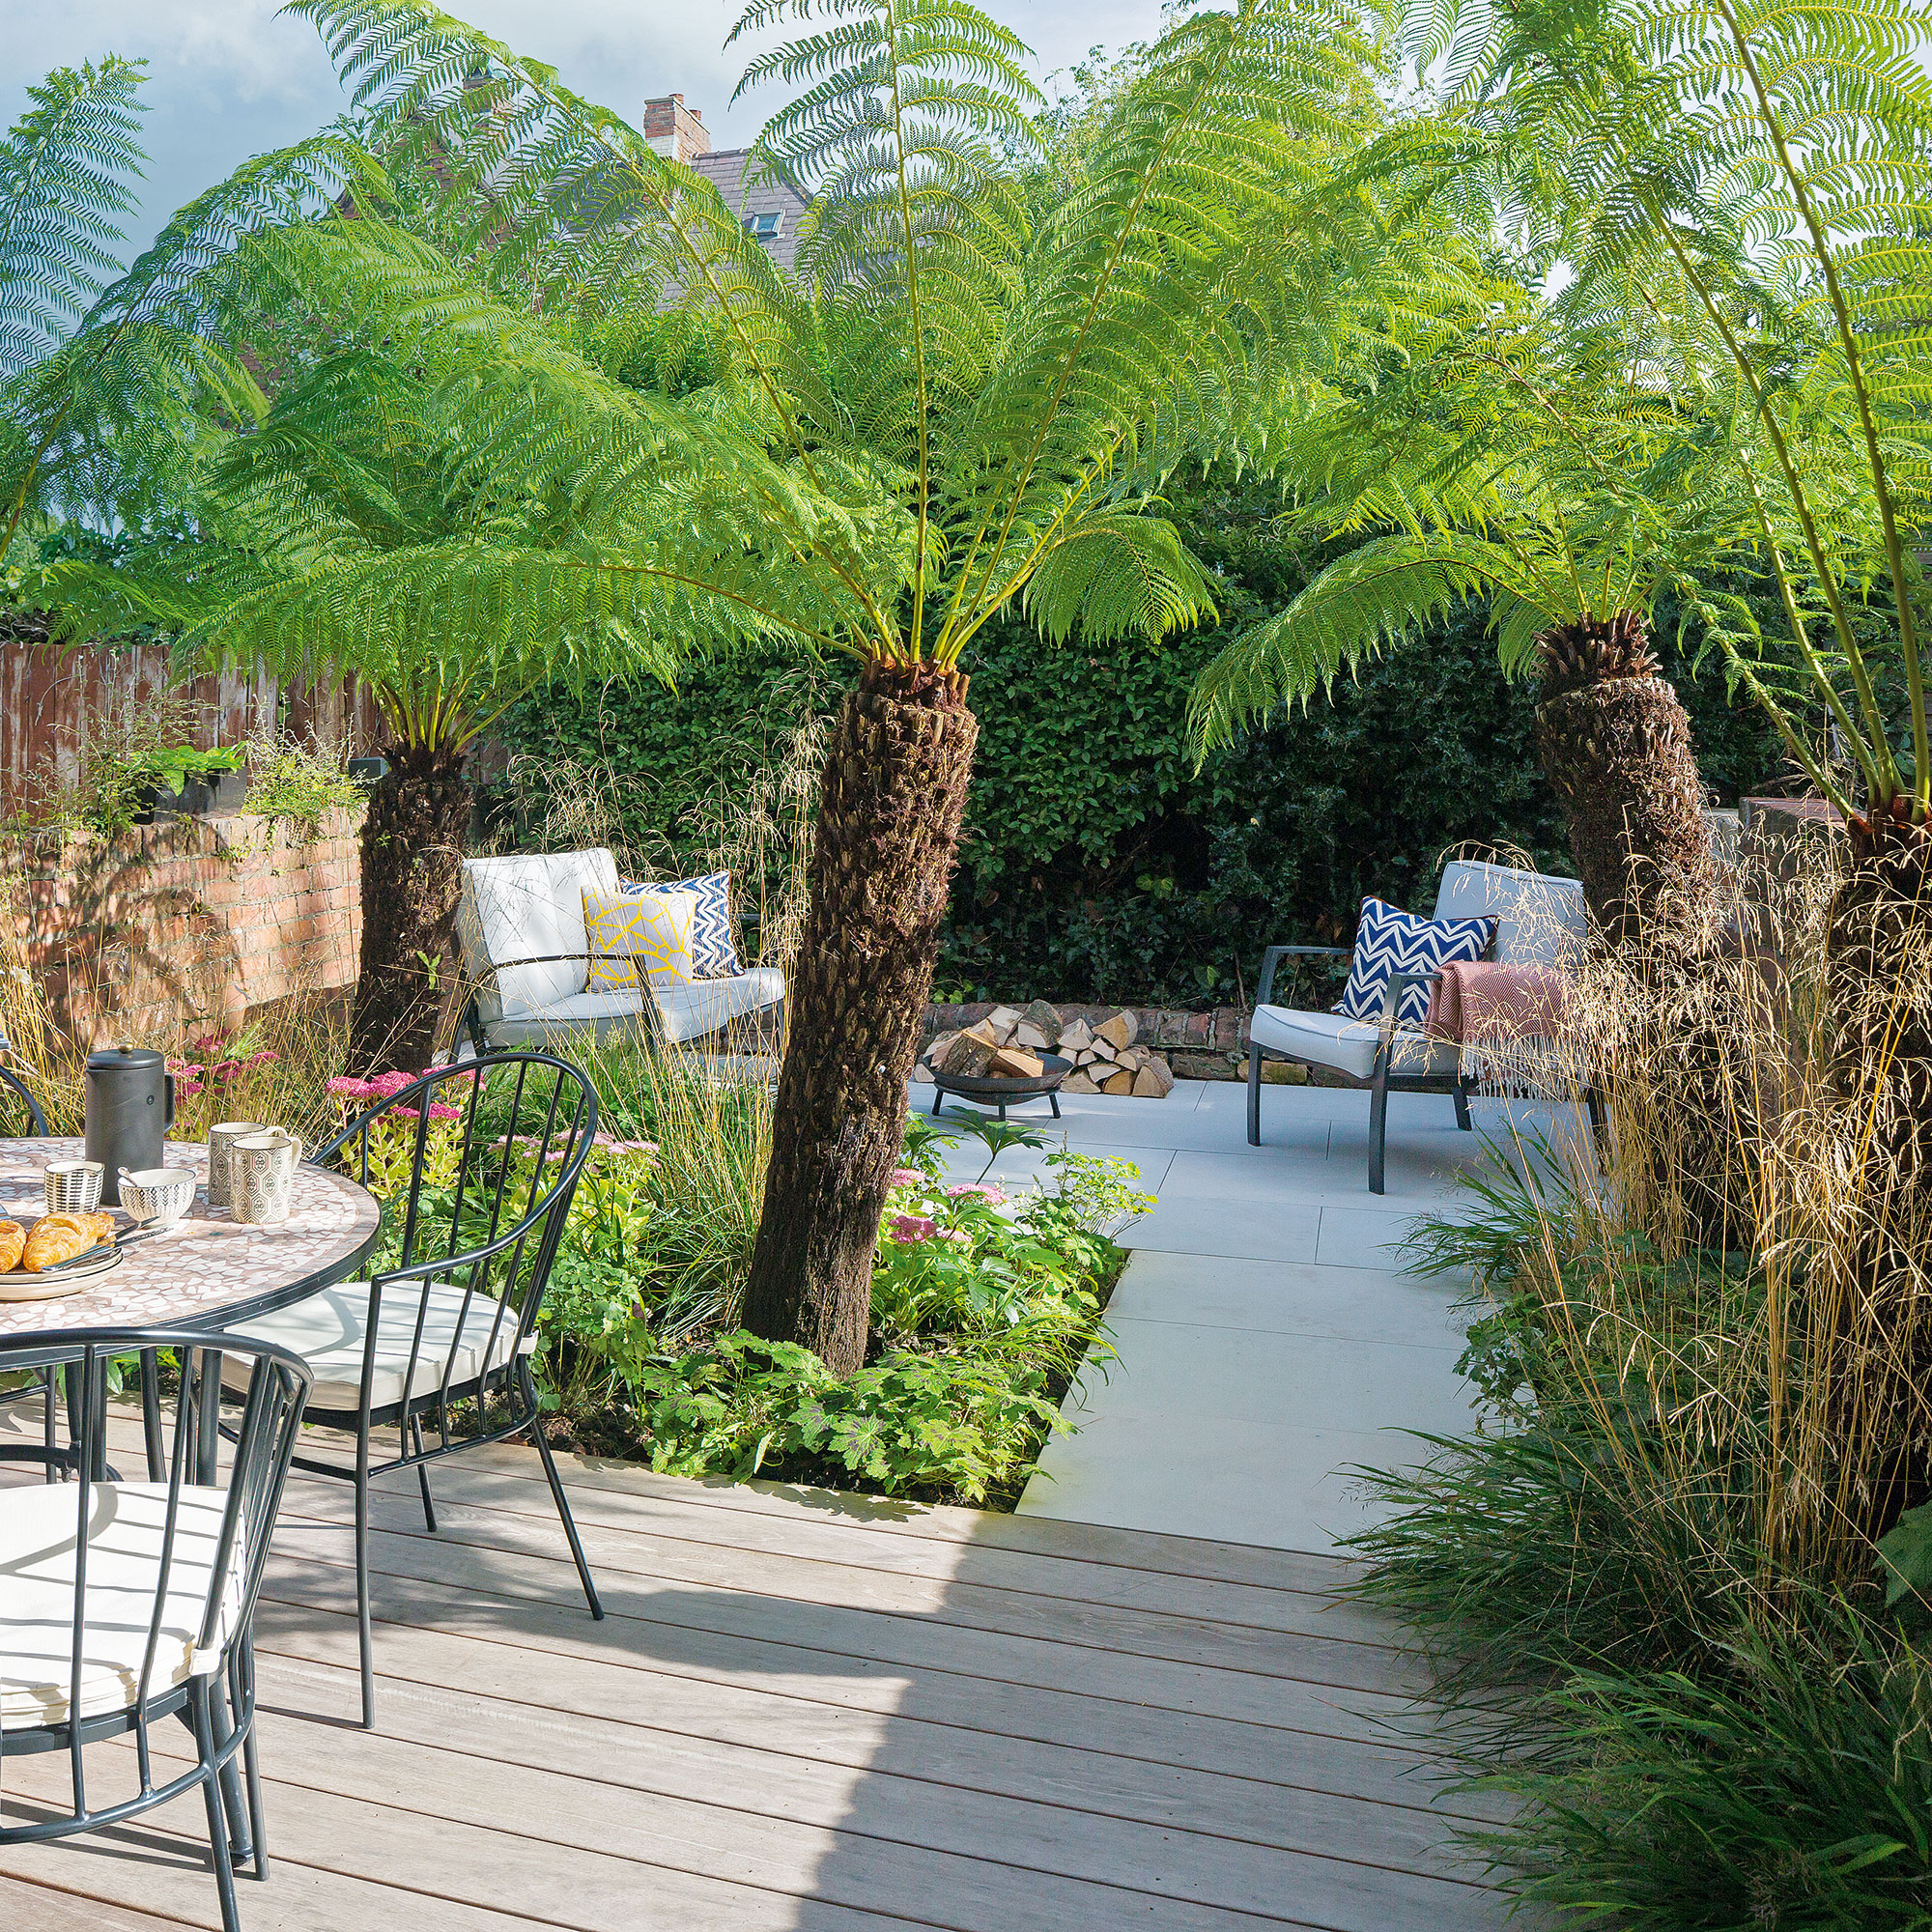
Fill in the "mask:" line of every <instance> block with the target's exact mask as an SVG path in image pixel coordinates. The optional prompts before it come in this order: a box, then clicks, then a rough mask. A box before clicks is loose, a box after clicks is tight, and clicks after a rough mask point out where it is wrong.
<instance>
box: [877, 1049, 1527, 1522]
mask: <svg viewBox="0 0 1932 1932" xmlns="http://www.w3.org/2000/svg"><path fill="white" fill-rule="evenodd" d="M914 1097H915V1099H916V1100H918V1101H920V1102H922V1103H923V1106H924V1107H926V1108H929V1107H930V1105H931V1100H932V1094H931V1089H930V1088H926V1087H916V1088H915V1089H914ZM1246 1108H1247V1090H1246V1089H1245V1088H1244V1087H1241V1086H1238V1085H1236V1084H1234V1083H1231V1082H1211V1081H1181V1082H1179V1083H1178V1084H1177V1085H1176V1087H1175V1090H1174V1092H1173V1093H1172V1094H1169V1095H1168V1096H1167V1098H1166V1099H1164V1100H1150V1099H1131V1098H1127V1097H1124V1096H1121V1097H1116V1096H1112V1095H1108V1094H1098V1095H1079V1096H1071V1095H1069V1096H1067V1097H1065V1098H1064V1099H1063V1100H1062V1101H1061V1110H1062V1115H1063V1118H1062V1120H1061V1122H1059V1123H1058V1125H1057V1126H1056V1125H1055V1123H1054V1122H1052V1121H1051V1120H1050V1119H1048V1118H1047V1117H1045V1115H1044V1114H1043V1112H1042V1111H1039V1110H1030V1111H1029V1112H1028V1113H1026V1114H1025V1115H1023V1116H1022V1115H1015V1117H1014V1118H1016V1119H1021V1118H1024V1119H1026V1120H1028V1121H1029V1122H1034V1121H1036V1120H1037V1122H1038V1123H1039V1124H1041V1125H1042V1126H1043V1127H1045V1128H1046V1129H1048V1130H1049V1131H1052V1132H1054V1133H1056V1134H1059V1133H1063V1132H1064V1134H1065V1140H1066V1144H1067V1145H1068V1146H1069V1147H1072V1148H1074V1149H1076V1150H1078V1151H1082V1152H1087V1153H1116V1154H1122V1155H1125V1156H1126V1157H1127V1158H1128V1159H1130V1160H1133V1161H1135V1162H1136V1163H1138V1165H1139V1167H1140V1170H1141V1177H1142V1180H1143V1182H1144V1184H1145V1185H1146V1186H1147V1188H1148V1190H1149V1191H1150V1192H1151V1193H1154V1194H1157V1195H1158V1196H1159V1197H1160V1205H1159V1206H1158V1207H1157V1208H1154V1209H1153V1211H1152V1212H1151V1213H1150V1214H1148V1215H1145V1216H1143V1217H1142V1218H1141V1219H1140V1220H1138V1221H1137V1222H1135V1223H1133V1224H1132V1225H1131V1226H1130V1227H1129V1228H1128V1229H1127V1230H1126V1231H1125V1232H1124V1233H1122V1236H1121V1237H1120V1238H1121V1239H1122V1242H1123V1243H1125V1244H1126V1245H1127V1246H1128V1247H1130V1248H1132V1249H1133V1251H1134V1256H1133V1260H1132V1262H1131V1263H1130V1264H1128V1267H1127V1271H1126V1273H1125V1274H1124V1275H1123V1276H1122V1280H1121V1283H1120V1286H1119V1288H1118V1289H1116V1291H1115V1293H1114V1299H1113V1304H1112V1306H1111V1308H1110V1309H1109V1311H1108V1318H1107V1320H1108V1325H1109V1327H1110V1328H1111V1330H1112V1331H1113V1336H1114V1342H1115V1346H1116V1348H1117V1349H1118V1350H1119V1358H1118V1359H1117V1360H1116V1361H1114V1362H1111V1363H1109V1364H1107V1365H1106V1366H1105V1367H1104V1369H1101V1370H1098V1371H1094V1372H1090V1373H1089V1374H1088V1375H1086V1376H1085V1377H1083V1378H1082V1380H1081V1382H1080V1384H1079V1385H1078V1387H1077V1388H1076V1390H1075V1391H1074V1393H1073V1394H1072V1395H1071V1396H1069V1398H1068V1404H1069V1412H1070V1413H1072V1414H1073V1415H1075V1416H1076V1417H1077V1419H1078V1420H1079V1423H1080V1428H1079V1433H1078V1434H1077V1435H1070V1436H1061V1437H1059V1438H1057V1439H1056V1440H1055V1441H1054V1442H1053V1443H1052V1444H1051V1445H1050V1446H1049V1447H1048V1449H1047V1452H1046V1455H1045V1456H1044V1458H1043V1459H1042V1463H1041V1467H1040V1471H1039V1473H1038V1474H1037V1476H1036V1477H1035V1478H1034V1480H1033V1481H1032V1483H1030V1484H1029V1485H1028V1487H1027V1491H1026V1494H1025V1496H1024V1497H1023V1498H1022V1499H1021V1502H1020V1510H1021V1513H1022V1514H1024V1515H1027V1516H1036V1517H1051V1518H1055V1519H1058V1520H1063V1521H1070V1522H1085V1523H1099V1524H1107V1525H1110V1526H1112V1527H1115V1528H1119V1529H1140V1530H1151V1531H1158V1532H1161V1533H1165V1534H1170V1535H1180V1536H1205V1537H1213V1538H1216V1539H1219V1540H1222V1541H1225V1542H1230V1543H1247V1544H1258V1545H1261V1546H1264V1547H1265V1548H1273V1549H1293V1550H1304V1551H1309V1552H1312V1553H1321V1554H1331V1553H1333V1552H1334V1550H1335V1548H1336V1544H1337V1541H1338V1539H1340V1538H1343V1537H1346V1536H1348V1535H1350V1534H1351V1533H1353V1532H1354V1531H1356V1530H1359V1529H1361V1528H1362V1527H1364V1526H1365V1525H1366V1524H1368V1523H1369V1522H1370V1521H1371V1520H1373V1516H1374V1509H1373V1506H1372V1505H1371V1504H1370V1502H1369V1501H1368V1499H1367V1498H1366V1497H1364V1496H1363V1495H1362V1493H1361V1492H1360V1491H1359V1489H1358V1488H1357V1487H1356V1485H1355V1484H1354V1483H1353V1481H1352V1479H1351V1478H1350V1474H1349V1473H1348V1472H1349V1470H1350V1468H1351V1467H1354V1466H1359V1465H1364V1464H1367V1465H1371V1466H1376V1467H1385V1466H1389V1465H1392V1464H1397V1463H1403V1462H1406V1461H1409V1460H1413V1459H1414V1458H1415V1457H1416V1456H1417V1455H1418V1454H1419V1453H1420V1450H1419V1447H1418V1445H1417V1444H1416V1442H1415V1441H1414V1439H1413V1437H1412V1436H1411V1435H1408V1434H1406V1432H1410V1431H1420V1432H1423V1433H1426V1434H1434V1435H1459V1434H1462V1433H1463V1432H1464V1431H1466V1430H1467V1429H1468V1428H1469V1427H1470V1426H1471V1423H1472V1417H1471V1414H1470V1410H1469V1402H1468V1390H1467V1387H1466V1385H1465V1384H1464V1383H1463V1381H1462V1379H1461V1378H1459V1377H1458V1376H1457V1374H1456V1368H1455V1365H1456V1359H1457V1357H1458V1355H1459V1354H1460V1353H1461V1352H1462V1348H1463V1336H1462V1332H1461V1330H1460V1328H1459V1327H1458V1324H1457V1322H1456V1320H1455V1318H1454V1316H1453V1314H1452V1305H1453V1303H1454V1302H1455V1300H1456V1298H1457V1297H1456V1285H1455V1284H1453V1283H1445V1282H1440V1281H1434V1282H1426V1281H1419V1280H1417V1279H1416V1278H1414V1277H1413V1276H1410V1275H1406V1274H1405V1273H1403V1272H1402V1265H1403V1263H1402V1241H1403V1238H1404V1236H1405V1235H1406V1233H1407V1231H1408V1229H1409V1227H1410V1226H1411V1225H1412V1224H1413V1222H1414V1221H1415V1219H1416V1218H1417V1216H1418V1215H1420V1214H1423V1213H1426V1212H1431V1211H1435V1212H1441V1211H1454V1208H1455V1204H1456V1200H1457V1197H1458V1189H1457V1187H1456V1179H1457V1176H1458V1175H1459V1173H1461V1172H1462V1171H1463V1170H1464V1169H1466V1168H1470V1167H1474V1166H1479V1165H1481V1164H1482V1163H1483V1161H1484V1158H1485V1156H1484V1151H1483V1146H1482V1141H1483V1137H1484V1136H1485V1135H1486V1134H1487V1135H1489V1136H1491V1137H1492V1138H1495V1139H1497V1140H1500V1141H1501V1142H1503V1143H1505V1144H1510V1143H1511V1141H1512V1133H1511V1122H1510V1110H1506V1109H1505V1108H1504V1107H1503V1106H1502V1105H1500V1104H1499V1103H1495V1102H1484V1101H1480V1100H1479V1101H1477V1102H1475V1103H1474V1106H1473V1112H1474V1115H1475V1122H1476V1130H1475V1131H1474V1132H1472V1133H1463V1132H1460V1131H1458V1129H1457V1126H1456V1121H1455V1112H1454V1109H1453V1107H1452V1106H1451V1104H1450V1102H1449V1101H1448V1100H1447V1099H1446V1098H1443V1097H1440V1096H1438V1095H1435V1094H1394V1095H1391V1097H1390V1101H1389V1132H1388V1173H1387V1187H1388V1191H1387V1193H1386V1194H1383V1195H1381V1196H1377V1195H1373V1194H1371V1193H1369V1191H1368V1180H1367V1163H1368V1096H1367V1095H1366V1094H1360V1093H1354V1092H1350V1091H1348V1090H1343V1089H1334V1088H1322V1087H1268V1088H1264V1090H1263V1094H1262V1139H1263V1145H1262V1146H1261V1147H1259V1148H1252V1147H1250V1146H1249V1145H1248V1144H1247V1114H1246ZM1513 1111H1514V1112H1515V1114H1516V1116H1517V1117H1518V1118H1519V1119H1522V1118H1524V1117H1526V1115H1527V1114H1528V1110H1526V1109H1523V1108H1521V1107H1517V1108H1516V1109H1514V1110H1513ZM1543 1118H1544V1121H1545V1123H1546V1124H1547V1123H1548V1116H1547V1114H1546V1115H1544V1117H1543ZM976 1146H977V1143H975V1142H973V1141H971V1140H968V1141H967V1142H966V1143H965V1144H964V1145H963V1146H962V1147H961V1148H959V1149H957V1150H956V1151H954V1153H953V1155H952V1166H953V1167H954V1168H955V1169H956V1170H958V1171H961V1172H970V1173H974V1174H977V1173H978V1172H979V1169H980V1165H981V1163H982V1162H983V1158H984V1154H983V1151H980V1156H979V1158H977V1159H976V1158H975V1157H974V1151H975V1148H976ZM1042 1159H1043V1154H1042V1153H1040V1152H1028V1151H1024V1150H1015V1151H1012V1152H1010V1153H1009V1154H1007V1155H1006V1156H1005V1157H1004V1158H1003V1159H1002V1160H1001V1162H1000V1163H999V1164H998V1165H997V1166H996V1167H995V1169H994V1174H995V1175H996V1176H998V1177H1004V1178H1006V1179H1012V1180H1020V1179H1027V1178H1030V1177H1031V1176H1032V1175H1034V1174H1035V1173H1037V1171H1038V1169H1039V1166H1040V1162H1041V1160H1042Z"/></svg>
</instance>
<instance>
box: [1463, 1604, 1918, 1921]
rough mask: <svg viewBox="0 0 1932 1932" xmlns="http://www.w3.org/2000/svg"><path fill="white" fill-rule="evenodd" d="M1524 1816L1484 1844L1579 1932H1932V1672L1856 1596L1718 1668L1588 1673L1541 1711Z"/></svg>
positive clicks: (1727, 1649)
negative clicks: (1767, 1930) (1852, 1602)
mask: <svg viewBox="0 0 1932 1932" xmlns="http://www.w3.org/2000/svg"><path fill="white" fill-rule="evenodd" d="M1539 1717H1540V1718H1541V1719H1542V1721H1543V1725H1544V1732H1545V1736H1546V1738H1547V1739H1548V1744H1547V1747H1546V1750H1545V1753H1544V1762H1543V1764H1542V1766H1541V1767H1540V1768H1539V1769H1538V1771H1537V1772H1535V1773H1534V1774H1529V1773H1524V1774H1522V1775H1520V1776H1508V1775H1505V1776H1499V1777H1497V1778H1494V1779H1492V1780H1489V1782H1490V1783H1491V1785H1492V1788H1494V1789H1496V1790H1499V1791H1500V1792H1502V1793H1503V1794H1505V1795H1506V1797H1508V1798H1511V1799H1520V1800H1521V1801H1522V1802H1523V1808H1522V1810H1521V1811H1520V1813H1519V1815H1518V1817H1517V1819H1516V1822H1514V1823H1513V1824H1511V1825H1510V1826H1508V1827H1505V1828H1504V1829H1502V1830H1500V1831H1496V1832H1485V1833H1479V1834H1471V1835H1472V1836H1475V1837H1476V1838H1477V1842H1478V1844H1479V1846H1480V1849H1481V1850H1482V1851H1483V1852H1484V1853H1486V1854H1488V1855H1489V1856H1491V1857H1494V1858H1498V1859H1500V1860H1502V1861H1507V1862H1508V1863H1509V1864H1510V1865H1513V1866H1515V1867H1516V1868H1517V1869H1519V1870H1520V1871H1521V1872H1522V1873H1523V1877H1522V1879H1521V1880H1520V1883H1519V1884H1518V1885H1517V1886H1516V1887H1515V1888H1514V1889H1515V1890H1516V1891H1517V1892H1518V1894H1519V1895H1520V1897H1521V1898H1522V1899H1523V1900H1524V1901H1525V1903H1526V1904H1529V1905H1531V1906H1532V1907H1534V1906H1541V1907H1544V1908H1547V1909H1548V1910H1551V1911H1554V1912H1558V1913H1561V1914H1562V1918H1563V1922H1565V1923H1570V1924H1579V1925H1596V1924H1609V1925H1633V1926H1635V1925H1641V1926H1645V1927H1655V1928H1658V1929H1659V1932H1668V1928H1680V1927H1681V1928H1684V1932H1690V1928H1697V1932H1706V1928H1714V1927H1725V1928H1736V1932H1756V1928H1758V1927H1761V1926H1776V1927H1779V1928H1787V1927H1789V1928H1804V1932H1854V1928H1856V1932H1919V1928H1922V1927H1923V1926H1924V1925H1925V1924H1926V1923H1927V1922H1928V1914H1932V1830H1928V1825H1927V1819H1928V1817H1932V1749H1928V1737H1932V1663H1928V1660H1927V1659H1926V1658H1925V1657H1924V1656H1923V1655H1922V1654H1921V1653H1920V1652H1919V1651H1918V1650H1917V1649H1916V1648H1914V1647H1913V1646H1912V1645H1911V1644H1909V1643H1902V1642H1901V1641H1899V1639H1898V1638H1897V1637H1896V1635H1895V1634H1892V1633H1890V1632H1887V1631H1885V1630H1883V1629H1882V1628H1880V1627H1879V1626H1878V1625H1876V1624H1874V1623H1872V1622H1870V1621H1869V1620H1867V1619H1865V1618H1862V1617H1861V1616H1859V1615H1858V1614H1857V1613H1856V1612H1854V1611H1851V1610H1850V1609H1848V1608H1846V1607H1845V1606H1844V1605H1833V1604H1831V1603H1829V1602H1825V1603H1817V1602H1811V1601H1808V1600H1807V1601H1805V1602H1804V1603H1802V1604H1801V1605H1800V1606H1799V1610H1798V1614H1797V1615H1795V1616H1794V1617H1793V1618H1792V1619H1791V1620H1790V1622H1788V1623H1785V1624H1782V1625H1780V1626H1777V1627H1775V1628H1773V1629H1771V1630H1769V1631H1764V1632H1750V1633H1746V1634H1738V1635H1737V1636H1735V1637H1733V1638H1732V1639H1730V1640H1729V1641H1728V1642H1727V1643H1726V1644H1725V1645H1724V1646H1723V1647H1722V1649H1721V1651H1720V1653H1719V1658H1718V1659H1717V1660H1716V1667H1715V1668H1712V1669H1708V1670H1705V1671H1700V1672H1698V1673H1696V1674H1691V1673H1687V1672H1683V1671H1671V1672H1656V1673H1643V1674H1632V1675H1624V1674H1621V1673H1613V1672H1605V1671H1599V1670H1586V1671H1581V1672H1578V1673H1577V1674H1576V1675H1575V1676H1574V1677H1571V1678H1569V1679H1567V1680H1566V1681H1565V1682H1564V1684H1563V1685H1562V1686H1561V1687H1560V1688H1559V1689H1558V1690H1554V1691H1552V1692H1551V1693H1550V1694H1549V1695H1548V1697H1547V1698H1545V1699H1544V1700H1543V1701H1542V1703H1541V1705H1540V1706H1539Z"/></svg>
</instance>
